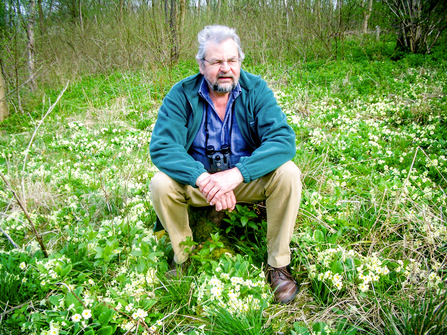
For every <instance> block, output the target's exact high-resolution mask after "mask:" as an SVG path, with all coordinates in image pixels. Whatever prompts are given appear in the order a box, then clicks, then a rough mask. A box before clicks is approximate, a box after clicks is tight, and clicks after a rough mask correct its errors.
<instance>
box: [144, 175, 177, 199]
mask: <svg viewBox="0 0 447 335" xmlns="http://www.w3.org/2000/svg"><path fill="white" fill-rule="evenodd" d="M173 183H174V180H173V179H171V178H170V177H169V176H168V175H167V174H165V173H164V172H161V171H159V172H157V173H156V174H155V175H154V176H153V177H152V179H151V182H150V184H149V189H150V190H151V195H152V197H163V196H164V195H166V194H167V193H169V192H170V191H171V190H172V188H173Z"/></svg>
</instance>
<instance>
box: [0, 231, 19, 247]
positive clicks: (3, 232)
mask: <svg viewBox="0 0 447 335" xmlns="http://www.w3.org/2000/svg"><path fill="white" fill-rule="evenodd" d="M0 231H1V232H2V234H3V235H5V236H6V238H7V239H8V240H9V242H11V244H12V245H13V246H14V248H16V249H20V247H19V246H18V245H17V243H15V242H14V240H13V239H12V238H11V237H10V236H9V235H8V233H7V232H5V231H4V230H3V229H2V228H1V227H0Z"/></svg>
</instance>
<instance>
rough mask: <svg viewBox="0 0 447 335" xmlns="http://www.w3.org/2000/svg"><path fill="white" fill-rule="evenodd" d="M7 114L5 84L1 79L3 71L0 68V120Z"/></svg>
mask: <svg viewBox="0 0 447 335" xmlns="http://www.w3.org/2000/svg"><path fill="white" fill-rule="evenodd" d="M8 115H9V111H8V105H7V104H6V95H5V85H4V81H3V73H2V69H1V68H0V122H2V121H3V120H4V119H6V118H7V117H8Z"/></svg>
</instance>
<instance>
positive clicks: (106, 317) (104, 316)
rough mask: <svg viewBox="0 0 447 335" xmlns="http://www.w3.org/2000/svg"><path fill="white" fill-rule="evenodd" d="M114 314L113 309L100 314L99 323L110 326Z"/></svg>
mask: <svg viewBox="0 0 447 335" xmlns="http://www.w3.org/2000/svg"><path fill="white" fill-rule="evenodd" d="M113 312H114V311H113V310H112V309H108V310H105V311H104V312H102V313H101V314H99V316H98V322H99V323H100V324H102V325H106V324H108V323H109V321H110V319H111V318H112V317H113ZM98 333H99V331H98Z"/></svg>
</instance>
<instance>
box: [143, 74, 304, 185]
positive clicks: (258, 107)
mask: <svg viewBox="0 0 447 335" xmlns="http://www.w3.org/2000/svg"><path fill="white" fill-rule="evenodd" d="M202 78H203V76H202V75H201V74H197V75H194V76H191V77H188V78H185V79H183V80H182V81H180V82H178V83H177V84H175V85H174V86H173V87H172V89H171V91H170V92H169V93H168V94H167V95H166V97H165V98H164V100H163V104H162V106H161V107H160V110H159V112H158V119H157V122H156V124H155V127H154V130H153V132H152V138H151V143H150V154H151V159H152V162H153V163H154V164H155V166H156V167H157V168H158V169H159V170H160V171H163V172H164V173H166V174H167V175H168V176H170V177H171V178H172V179H174V180H176V181H178V182H180V183H182V184H186V185H191V186H193V187H197V186H196V184H195V183H196V179H197V178H198V177H199V176H200V175H201V174H202V173H204V172H206V170H205V168H204V167H203V164H202V163H200V162H198V161H196V160H194V159H193V158H192V157H191V156H190V155H189V154H188V150H189V148H190V146H191V144H192V142H193V141H194V138H195V137H196V135H197V132H198V131H199V127H200V123H201V121H202V117H203V112H204V103H205V101H204V100H203V99H202V98H201V97H200V96H199V93H198V92H199V87H200V84H201V83H202ZM239 83H240V85H241V89H242V93H241V94H240V95H239V96H238V98H237V99H236V100H235V101H234V106H233V107H234V115H235V116H236V120H237V123H238V126H239V129H240V131H241V134H242V136H243V138H244V140H245V141H246V142H247V143H248V144H249V145H250V146H251V147H252V148H253V150H254V151H253V153H252V154H251V156H248V157H242V158H241V159H240V161H239V163H238V164H236V167H237V168H238V169H239V170H240V172H241V173H242V176H243V177H244V182H245V183H249V182H251V181H252V180H255V179H257V178H259V177H262V176H264V175H266V174H267V173H269V172H272V171H273V170H275V169H276V168H278V167H279V166H281V165H282V164H284V163H285V162H287V161H289V160H291V159H292V158H293V157H294V156H295V151H296V147H295V133H294V131H293V130H292V128H291V127H290V126H289V125H288V124H287V117H286V116H285V114H284V113H283V112H282V111H281V108H280V107H279V106H278V104H277V102H276V99H275V97H274V95H273V92H272V91H271V90H270V89H269V88H268V87H267V83H266V82H265V81H264V80H263V79H261V77H260V76H255V75H253V74H251V73H248V72H246V71H244V70H241V74H240V79H239Z"/></svg>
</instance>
